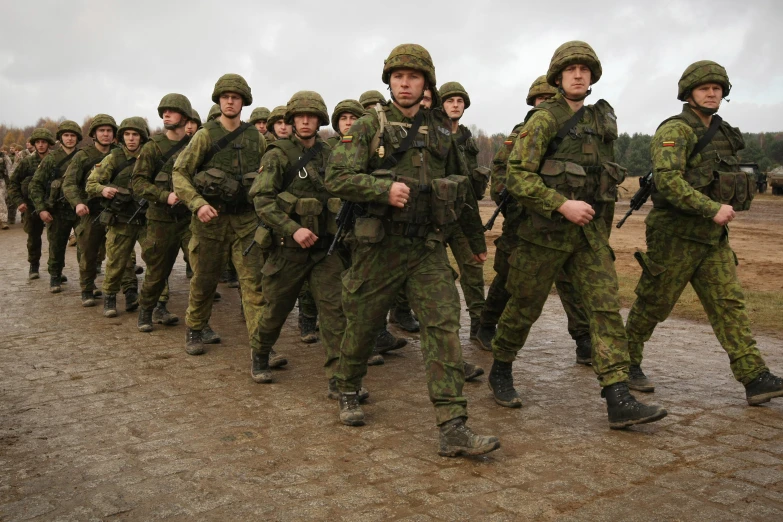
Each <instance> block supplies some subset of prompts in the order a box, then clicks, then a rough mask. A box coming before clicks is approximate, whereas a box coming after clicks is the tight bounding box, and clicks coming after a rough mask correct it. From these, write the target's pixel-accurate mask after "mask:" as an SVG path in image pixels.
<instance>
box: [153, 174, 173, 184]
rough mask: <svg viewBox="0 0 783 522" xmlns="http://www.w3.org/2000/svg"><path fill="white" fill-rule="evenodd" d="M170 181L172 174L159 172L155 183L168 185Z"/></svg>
mask: <svg viewBox="0 0 783 522" xmlns="http://www.w3.org/2000/svg"><path fill="white" fill-rule="evenodd" d="M169 179H171V174H169V173H168V172H158V174H157V175H156V176H155V181H156V182H158V183H168V181H169Z"/></svg>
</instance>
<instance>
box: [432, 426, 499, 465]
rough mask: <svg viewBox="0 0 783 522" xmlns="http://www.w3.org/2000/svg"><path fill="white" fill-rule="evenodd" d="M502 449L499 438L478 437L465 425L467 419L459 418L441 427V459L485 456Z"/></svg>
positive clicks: (439, 451) (439, 453) (439, 450)
mask: <svg viewBox="0 0 783 522" xmlns="http://www.w3.org/2000/svg"><path fill="white" fill-rule="evenodd" d="M499 447H500V441H499V440H498V438H497V437H487V436H482V435H476V434H475V433H473V431H471V429H470V428H468V427H467V426H466V425H465V417H457V418H456V419H452V420H450V421H448V422H444V423H443V424H441V425H440V448H439V449H438V455H440V456H441V457H460V456H470V455H483V454H484V453H489V452H490V451H495V450H496V449H498V448H499Z"/></svg>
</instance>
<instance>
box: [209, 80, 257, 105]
mask: <svg viewBox="0 0 783 522" xmlns="http://www.w3.org/2000/svg"><path fill="white" fill-rule="evenodd" d="M226 92H235V93H237V94H239V95H240V96H242V100H243V102H244V105H250V104H251V103H253V95H252V94H251V93H250V85H248V84H247V82H246V81H245V79H244V78H242V76H240V75H238V74H232V73H229V74H224V75H223V76H221V77H220V78H218V81H217V82H215V88H214V89H213V90H212V101H213V102H215V103H218V104H219V103H220V101H219V100H220V95H221V94H223V93H226Z"/></svg>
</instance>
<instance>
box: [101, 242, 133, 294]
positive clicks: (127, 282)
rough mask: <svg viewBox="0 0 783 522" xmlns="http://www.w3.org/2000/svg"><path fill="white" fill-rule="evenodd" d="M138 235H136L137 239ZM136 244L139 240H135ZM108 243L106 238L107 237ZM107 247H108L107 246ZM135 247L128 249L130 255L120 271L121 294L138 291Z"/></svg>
mask: <svg viewBox="0 0 783 522" xmlns="http://www.w3.org/2000/svg"><path fill="white" fill-rule="evenodd" d="M139 235H140V234H137V237H138V236H139ZM137 242H139V243H140V242H141V239H137ZM107 243H108V237H107ZM107 247H108V245H107ZM135 247H136V245H135V243H134V245H133V247H131V249H130V253H129V255H128V257H127V259H126V261H125V269H124V270H123V271H122V277H121V279H120V285H121V286H122V293H124V294H126V295H127V294H128V292H134V293H138V291H139V278H138V277H136V264H137V263H136V248H135Z"/></svg>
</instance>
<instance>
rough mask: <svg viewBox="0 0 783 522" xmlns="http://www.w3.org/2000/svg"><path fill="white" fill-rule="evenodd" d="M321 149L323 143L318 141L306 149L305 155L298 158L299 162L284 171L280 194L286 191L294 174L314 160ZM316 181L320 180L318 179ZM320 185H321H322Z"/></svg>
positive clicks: (292, 180)
mask: <svg viewBox="0 0 783 522" xmlns="http://www.w3.org/2000/svg"><path fill="white" fill-rule="evenodd" d="M322 148H323V143H322V142H320V141H318V142H316V143H315V145H313V146H312V147H310V148H309V149H307V150H306V151H305V153H304V154H302V155H301V156H300V157H299V161H297V162H296V163H294V164H293V165H291V166H290V167H288V169H286V171H285V174H284V175H283V190H282V191H281V192H285V191H286V190H288V187H289V186H290V185H291V183H293V182H294V177H295V176H296V174H297V173H298V172H299V171H300V170H302V167H304V166H305V165H307V164H308V163H310V161H311V160H312V159H313V158H315V156H316V154H318V153H319V152H321V149H322ZM318 181H322V180H320V179H319V180H318ZM320 184H321V185H323V183H320Z"/></svg>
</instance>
